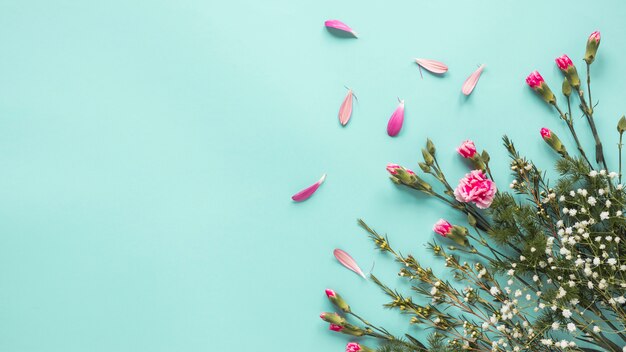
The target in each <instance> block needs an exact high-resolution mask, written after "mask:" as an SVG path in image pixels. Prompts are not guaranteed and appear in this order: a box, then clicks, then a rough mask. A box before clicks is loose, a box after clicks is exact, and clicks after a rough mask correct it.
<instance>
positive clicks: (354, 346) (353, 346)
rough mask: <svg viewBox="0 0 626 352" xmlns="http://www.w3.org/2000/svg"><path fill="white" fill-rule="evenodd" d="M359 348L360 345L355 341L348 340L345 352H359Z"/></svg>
mask: <svg viewBox="0 0 626 352" xmlns="http://www.w3.org/2000/svg"><path fill="white" fill-rule="evenodd" d="M360 350H361V345H359V344H358V343H356V342H350V343H348V344H347V345H346V352H359V351H360Z"/></svg>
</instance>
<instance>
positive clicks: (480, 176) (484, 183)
mask: <svg viewBox="0 0 626 352" xmlns="http://www.w3.org/2000/svg"><path fill="white" fill-rule="evenodd" d="M496 191H497V188H496V184H495V183H494V182H493V181H491V180H490V179H488V178H487V176H485V174H484V173H483V172H482V171H481V170H474V171H472V172H470V173H469V174H466V175H465V177H463V178H462V179H461V180H460V181H459V185H458V186H457V187H456V189H455V190H454V196H455V198H456V200H458V201H459V202H463V203H468V202H474V203H475V204H476V206H477V207H479V208H480V209H486V208H489V206H491V202H493V197H494V196H495V195H496Z"/></svg>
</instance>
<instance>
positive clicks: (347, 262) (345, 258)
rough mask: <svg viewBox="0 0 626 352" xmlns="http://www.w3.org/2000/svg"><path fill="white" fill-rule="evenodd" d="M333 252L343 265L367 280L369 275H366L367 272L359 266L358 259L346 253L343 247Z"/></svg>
mask: <svg viewBox="0 0 626 352" xmlns="http://www.w3.org/2000/svg"><path fill="white" fill-rule="evenodd" d="M333 254H335V258H337V260H338V261H339V263H341V265H343V266H345V267H346V268H348V269H350V270H352V271H354V272H355V273H357V274H359V275H360V276H361V277H362V278H364V279H366V280H367V277H365V274H363V270H361V268H359V266H358V265H357V263H356V261H355V260H354V259H352V257H351V256H350V254H348V253H346V252H345V251H343V250H341V249H335V250H334V251H333Z"/></svg>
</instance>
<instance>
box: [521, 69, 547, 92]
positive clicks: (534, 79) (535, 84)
mask: <svg viewBox="0 0 626 352" xmlns="http://www.w3.org/2000/svg"><path fill="white" fill-rule="evenodd" d="M543 82H545V81H544V79H543V77H541V75H540V74H539V72H537V71H533V72H531V73H530V74H529V75H528V77H526V84H528V85H529V86H530V88H532V89H536V88H539V87H540V86H541V84H542V83H543Z"/></svg>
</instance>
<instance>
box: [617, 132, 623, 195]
mask: <svg viewBox="0 0 626 352" xmlns="http://www.w3.org/2000/svg"><path fill="white" fill-rule="evenodd" d="M623 135H624V133H620V134H619V144H618V145H617V147H618V148H619V183H622V136H623Z"/></svg>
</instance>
